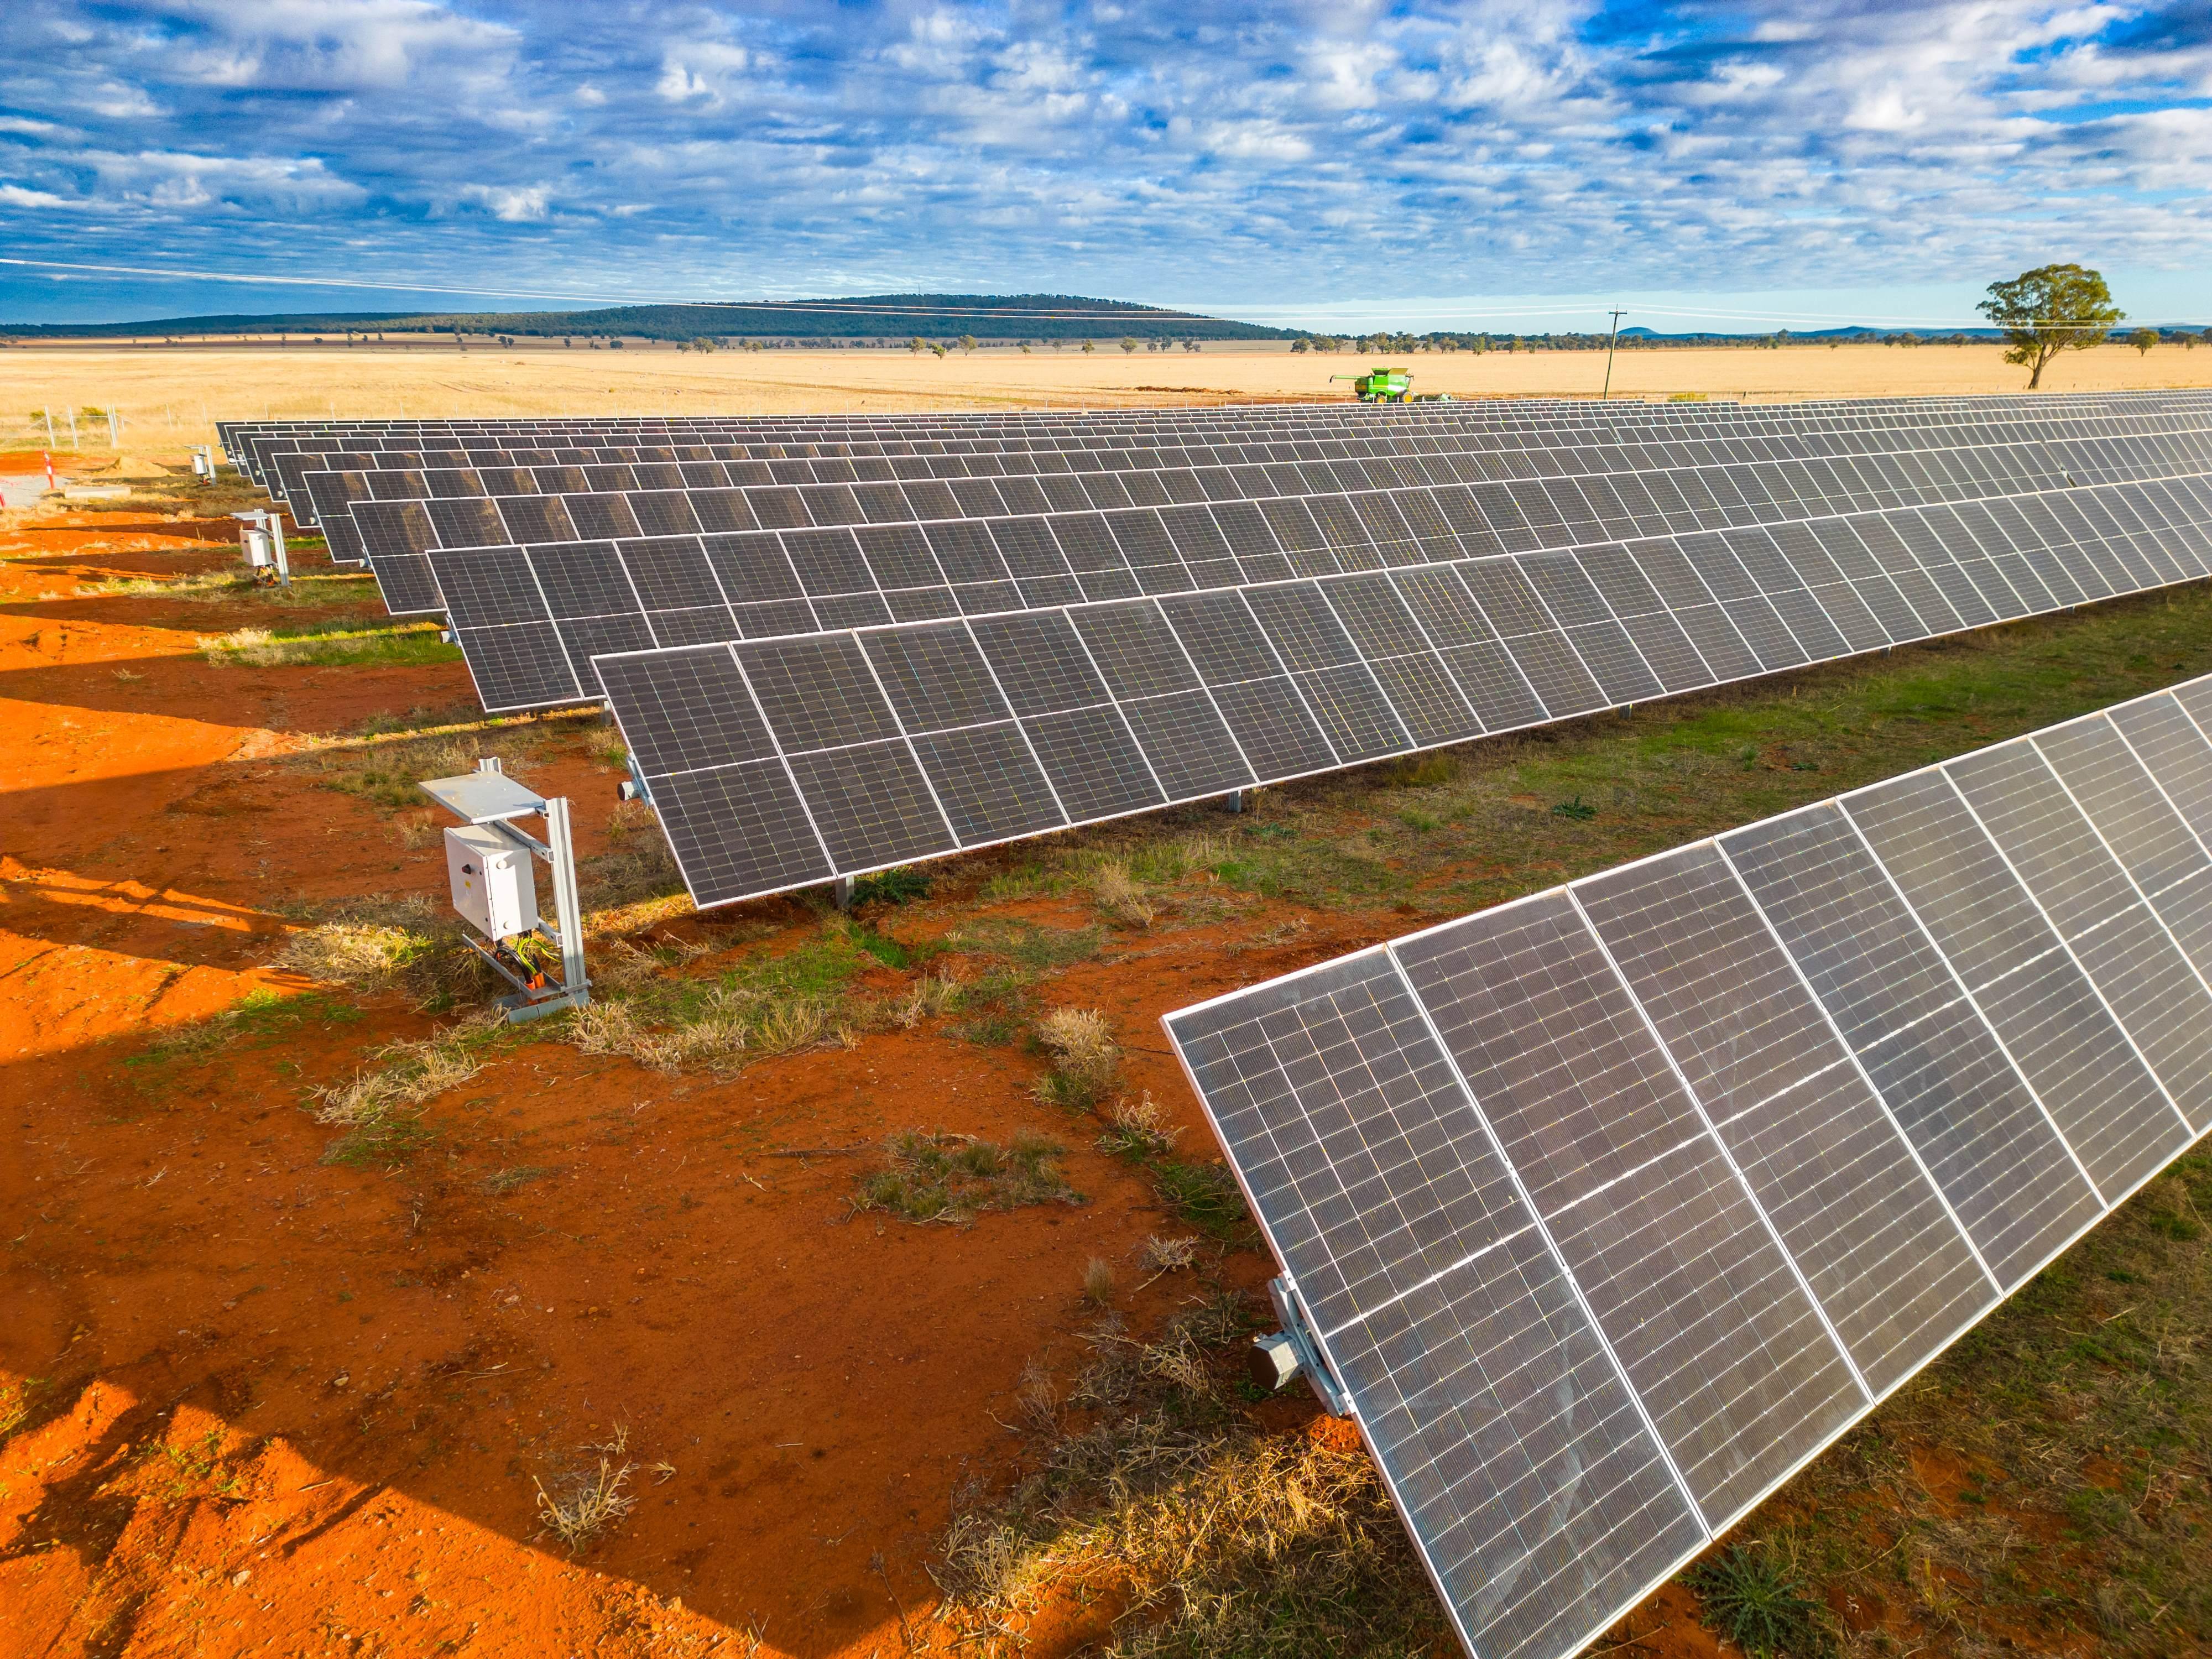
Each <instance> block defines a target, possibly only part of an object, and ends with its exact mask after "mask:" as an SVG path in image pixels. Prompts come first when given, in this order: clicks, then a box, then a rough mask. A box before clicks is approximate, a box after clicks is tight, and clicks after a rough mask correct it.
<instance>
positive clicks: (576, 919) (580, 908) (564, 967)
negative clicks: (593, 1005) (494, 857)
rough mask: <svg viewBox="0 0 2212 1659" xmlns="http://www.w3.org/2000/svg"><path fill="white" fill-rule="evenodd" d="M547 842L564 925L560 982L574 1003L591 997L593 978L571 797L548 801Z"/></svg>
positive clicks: (559, 921) (557, 916) (558, 918)
mask: <svg viewBox="0 0 2212 1659" xmlns="http://www.w3.org/2000/svg"><path fill="white" fill-rule="evenodd" d="M545 845H546V847H547V848H548V850H549V851H550V854H551V855H552V856H551V857H550V858H549V859H547V860H546V862H547V863H549V864H550V865H551V866H553V917H554V921H555V923H556V925H557V926H558V927H560V929H561V983H562V985H563V986H565V987H568V989H569V990H570V991H571V993H572V997H571V1000H570V1003H569V1006H571V1007H576V1008H580V1007H582V1006H584V1005H585V1004H586V1002H589V1001H590V1000H592V992H591V981H590V979H589V977H588V975H586V972H585V969H584V901H583V896H582V895H581V894H580V892H579V891H578V890H577V887H576V844H575V842H574V840H573V839H571V837H570V836H569V833H568V797H567V796H566V795H560V796H556V797H555V798H554V799H550V800H549V801H547V802H546V803H545Z"/></svg>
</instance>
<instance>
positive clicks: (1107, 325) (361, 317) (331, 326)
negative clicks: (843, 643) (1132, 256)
mask: <svg viewBox="0 0 2212 1659" xmlns="http://www.w3.org/2000/svg"><path fill="white" fill-rule="evenodd" d="M456 328H459V329H462V330H465V331H467V332H469V333H471V334H513V335H532V336H536V337H556V338H562V337H566V338H575V339H590V338H598V339H605V338H612V337H622V338H626V339H647V340H693V339H697V338H699V337H702V336H711V337H714V338H716V339H735V338H746V339H775V340H786V339H789V340H828V339H846V340H851V339H877V340H881V339H893V340H905V339H908V338H911V337H913V336H915V335H917V334H919V335H921V336H923V337H925V338H928V339H934V340H942V339H946V338H955V339H957V338H958V337H961V336H963V335H972V336H974V337H975V338H976V339H978V340H990V341H1007V340H1118V339H1121V338H1124V337H1130V338H1135V339H1139V340H1288V339H1291V338H1294V337H1296V336H1297V333H1298V331H1297V330H1295V329H1286V328H1262V327H1261V326H1260V325H1257V324H1255V323H1237V322H1228V321H1225V320H1223V319H1220V318H1218V317H1200V316H1196V315H1194V314H1193V313H1189V312H1185V311H1167V310H1163V309H1161V308H1160V307H1156V306H1139V305H1132V304H1130V303H1128V302H1127V301H1121V300H1093V299H1087V298H1085V297H1084V296H1082V295H1073V294H871V295H857V296H854V297H851V298H847V299H834V300H788V301H775V302H774V303H768V302H763V303H761V304H742V305H739V304H730V305H669V306H615V307H608V308H605V309H603V310H597V311H477V312H375V311H350V312H319V313H281V314H270V315H261V316H248V315H243V314H229V315H223V316H213V317H165V318H160V319H154V320H149V321H141V322H130V323H42V324H0V336H7V337H13V338H16V339H62V338H76V339H82V338H84V337H87V336H93V337H100V336H132V335H137V336H144V335H162V336H167V337H186V336H192V335H208V334H324V335H329V334H345V333H348V332H353V333H369V334H378V333H382V334H418V333H433V332H435V333H450V332H452V331H453V330H454V329H456Z"/></svg>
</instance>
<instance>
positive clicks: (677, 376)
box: [0, 343, 2212, 450]
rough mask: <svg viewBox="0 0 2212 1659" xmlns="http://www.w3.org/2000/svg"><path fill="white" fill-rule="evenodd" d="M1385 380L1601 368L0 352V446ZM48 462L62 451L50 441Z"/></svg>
mask: <svg viewBox="0 0 2212 1659" xmlns="http://www.w3.org/2000/svg"><path fill="white" fill-rule="evenodd" d="M1382 362H1402V363H1403V364H1404V365H1405V366H1406V367H1408V368H1411V369H1412V370H1413V374H1414V390H1415V391H1416V392H1449V393H1450V394H1451V395H1452V396H1454V397H1455V398H1473V397H1486V396H1492V397H1494V396H1508V397H1530V396H1560V397H1590V396H1595V395H1596V393H1597V392H1598V391H1599V388H1600V387H1601V385H1602V384H1603V381H1604V376H1605V367H1606V365H1605V354H1604V353H1603V352H1602V351H1543V352H1528V353H1522V352H1512V353H1508V352H1502V351H1492V352H1488V353H1485V354H1481V355H1476V354H1474V353H1468V352H1455V353H1443V352H1433V351H1431V352H1421V353H1416V354H1413V355H1412V356H1407V357H1403V358H1383V357H1358V356H1353V355H1352V354H1350V353H1340V354H1337V355H1334V356H1316V355H1312V354H1308V353H1293V352H1291V351H1290V350H1289V349H1287V348H1285V347H1281V346H1276V345H1273V344H1269V345H1265V346H1257V347H1255V346H1245V345H1222V346H1209V347H1207V348H1206V349H1205V350H1203V351H1200V352H1196V353H1192V352H1187V351H1183V350H1182V349H1173V350H1169V351H1158V352H1154V351H1145V350H1139V351H1136V352H1134V353H1125V352H1123V351H1122V350H1121V349H1120V348H1119V346H1118V345H1115V344H1111V343H1102V344H1101V345H1100V346H1099V348H1098V349H1097V350H1096V351H1095V352H1091V353H1088V354H1086V353H1085V352H1084V351H1082V349H1080V348H1079V346H1068V347H1064V348H1061V349H1053V348H1051V347H1049V346H1044V347H1038V348H1036V349H1034V350H1033V351H1032V352H1030V354H1028V355H1026V356H1024V355H1023V354H1022V353H1020V352H1018V351H1017V350H1013V349H1004V348H1000V349H980V350H977V351H975V352H974V353H973V354H969V353H964V352H961V351H957V350H955V351H952V352H951V353H949V354H948V355H946V356H944V357H941V358H940V357H937V356H933V355H929V354H922V355H919V356H917V355H915V354H914V353H912V352H909V351H907V350H903V349H892V350H879V349H871V350H850V349H848V350H833V349H813V350H807V349H799V350H772V351H757V352H754V351H720V352H715V353H713V354H711V355H706V354H697V353H692V352H679V351H677V350H675V349H672V348H671V347H668V346H658V347H653V348H641V347H640V346H639V345H638V344H636V343H632V344H631V345H630V346H629V347H628V348H626V349H622V350H607V349H581V348H577V349H563V348H562V347H560V346H558V345H532V346H528V347H523V348H513V349H508V348H500V347H495V346H491V345H480V344H476V343H471V344H470V345H469V346H468V347H467V349H456V348H454V347H453V346H451V345H444V346H435V347H434V346H431V345H428V343H422V344H414V345H409V346H404V347H402V346H397V345H394V346H386V347H381V348H380V347H375V346H370V345H362V346H355V347H350V348H349V347H346V346H343V345H337V344H331V345H313V344H309V345H291V346H282V347H280V346H277V345H276V344H274V343H257V344H252V345H244V344H228V345H226V344H216V345H179V346H165V345H158V344H151V345H143V346H124V347H111V346H59V347H51V346H39V347H17V348H14V349H8V350H5V351H0V444H7V445H10V446H21V445H22V444H24V443H27V442H28V443H33V444H34V445H40V446H43V444H44V442H45V436H46V430H45V426H44V423H43V417H42V411H44V410H47V409H52V410H54V411H55V412H56V416H57V419H58V420H59V419H60V418H61V417H62V416H63V414H64V411H68V410H78V411H83V410H102V411H104V410H107V409H108V408H110V407H113V408H116V409H118V410H120V411H121V413H122V416H123V420H124V423H125V424H124V432H125V438H124V445H123V447H125V449H126V450H131V449H146V450H159V449H163V448H167V447H170V446H172V445H184V444H189V443H204V442H206V441H209V440H210V439H211V438H212V437H213V435H214V432H213V422H216V421H217V420H224V419H234V418H246V417H254V416H258V417H263V418H271V417H294V418H300V417H311V416H342V417H359V416H523V415H586V414H603V415H657V414H667V415H703V414H712V413H760V414H804V413H809V412H831V411H837V412H843V411H853V410H885V411H896V410H921V409H944V408H988V409H1022V408H1061V409H1065V408H1083V407H1094V408H1108V407H1128V406H1133V405H1138V404H1183V403H1206V402H1215V401H1222V400H1230V399H1248V398H1261V399H1285V398H1300V399H1303V398H1322V397H1328V396H1330V395H1338V396H1342V395H1344V394H1345V392H1346V387H1344V386H1342V385H1340V384H1337V385H1332V383H1331V381H1330V378H1329V377H1330V376H1331V375H1332V374H1352V373H1354V372H1356V371H1358V370H1360V369H1363V368H1371V367H1374V366H1376V365H1377V364H1379V363H1382ZM2044 382H2045V387H2046V389H2049V390H2053V391H2083V390H2112V389H2117V388H2150V387H2175V386H2208V385H2212V349H2206V350H2202V351H2199V350H2195V349H2187V348H2184V347H2182V346H2179V345H2172V344H2168V345H2161V346H2158V347H2156V348H2154V349H2152V350H2151V351H2149V352H2148V353H2147V354H2146V353H2138V352H2137V351H2136V350H2135V349H2132V348H2130V347H2128V346H2124V345H2117V344H2115V345H2106V346H2100V347H2098V348H2096V349H2093V350H2090V351H2087V352H2082V353H2079V354H2075V355H2072V356H2067V357H2065V358H2063V359H2062V360H2060V361H2059V362H2057V364H2055V365H2053V366H2052V368H2051V369H2050V370H2049V371H2048V372H2047V373H2046V374H2045V377H2044ZM2026 386H2027V374H2025V373H2024V372H2023V371H2022V370H2021V369H2019V368H2015V367H2013V366H2012V365H2010V364H2008V363H2007V362H2004V361H2003V356H2002V350H2001V349H2000V348H1999V347H1997V346H1996V345H1983V344H1974V345H1964V346H1950V345H1921V346H1912V347H1899V346H1885V345H1881V344H1850V345H1838V346H1834V347H1829V346H1824V345H1802V346H1787V347H1784V348H1782V349H1759V348H1753V347H1735V348H1713V349H1705V348H1668V349H1633V350H1625V351H1623V352H1621V353H1620V356H1619V357H1618V358H1617V360H1616V361H1615V362H1614V365H1613V395H1614V396H1616V397H1620V396H1626V397H1632V398H1666V397H1669V396H1674V395H1679V394H1689V395H1694V396H1702V397H1705V398H1749V399H1756V400H1762V401H1769V400H1780V399H1789V398H1845V397H1850V398H1875V397H1896V396H1909V395H1926V394H1938V393H1986V392H2019V391H2021V390H2023V389H2025V387H2026ZM78 440H79V442H80V444H81V445H82V447H85V448H87V449H93V448H99V449H105V448H106V447H108V437H107V428H106V421H105V419H104V417H102V418H96V419H95V418H88V417H85V416H82V414H81V415H80V418H79V422H78ZM59 441H60V443H61V444H62V445H63V447H66V446H67V443H68V440H67V437H66V434H65V428H63V429H62V435H61V436H60V438H59Z"/></svg>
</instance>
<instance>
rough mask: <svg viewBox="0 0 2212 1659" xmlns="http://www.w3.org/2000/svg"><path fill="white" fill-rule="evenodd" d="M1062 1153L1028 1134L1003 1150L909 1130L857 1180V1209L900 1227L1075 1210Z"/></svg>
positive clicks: (1077, 1198) (1076, 1198)
mask: <svg viewBox="0 0 2212 1659" xmlns="http://www.w3.org/2000/svg"><path fill="white" fill-rule="evenodd" d="M1066 1152H1067V1149H1066V1147H1064V1146H1060V1145H1059V1144H1058V1143H1057V1142H1055V1141H1052V1140H1048V1139H1046V1138H1045V1137H1044V1136H1042V1135H1039V1134H1034V1133H1030V1132H1028V1131H1026V1130H1024V1132H1023V1133H1019V1134H1017V1135H1016V1136H1015V1137H1014V1139H1013V1142H1012V1145H1011V1146H1004V1147H1001V1146H995V1145H994V1144H993V1143H992V1142H990V1141H987V1140H981V1139H977V1138H976V1137H975V1136H974V1135H956V1134H945V1133H935V1134H925V1133H919V1132H916V1131H912V1130H908V1131H906V1132H903V1133H899V1134H895V1135H893V1136H892V1137H891V1138H890V1139H889V1140H887V1141H885V1142H884V1168H883V1169H881V1170H877V1171H876V1172H875V1173H873V1174H872V1175H869V1176H863V1177H862V1178H861V1182H860V1192H859V1194H857V1195H856V1196H855V1197H854V1200H853V1207H854V1210H855V1211H869V1210H878V1211H881V1212H884V1213H885V1214H888V1215H895V1216H896V1217H898V1218H900V1219H901V1220H902V1221H916V1222H926V1221H948V1222H953V1223H965V1222H969V1221H972V1220H974V1219H975V1217H976V1216H977V1215H978V1214H979V1213H981V1212H984V1211H987V1210H1015V1209H1020V1208H1022V1207H1024V1206H1028V1205H1032V1204H1080V1203H1082V1202H1083V1201H1084V1200H1083V1194H1080V1193H1079V1192H1077V1191H1076V1190H1075V1188H1073V1187H1071V1186H1069V1185H1068V1184H1067V1178H1066V1176H1065V1175H1064V1174H1063V1173H1062V1172H1061V1170H1060V1160H1061V1159H1062V1158H1064V1157H1066Z"/></svg>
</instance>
